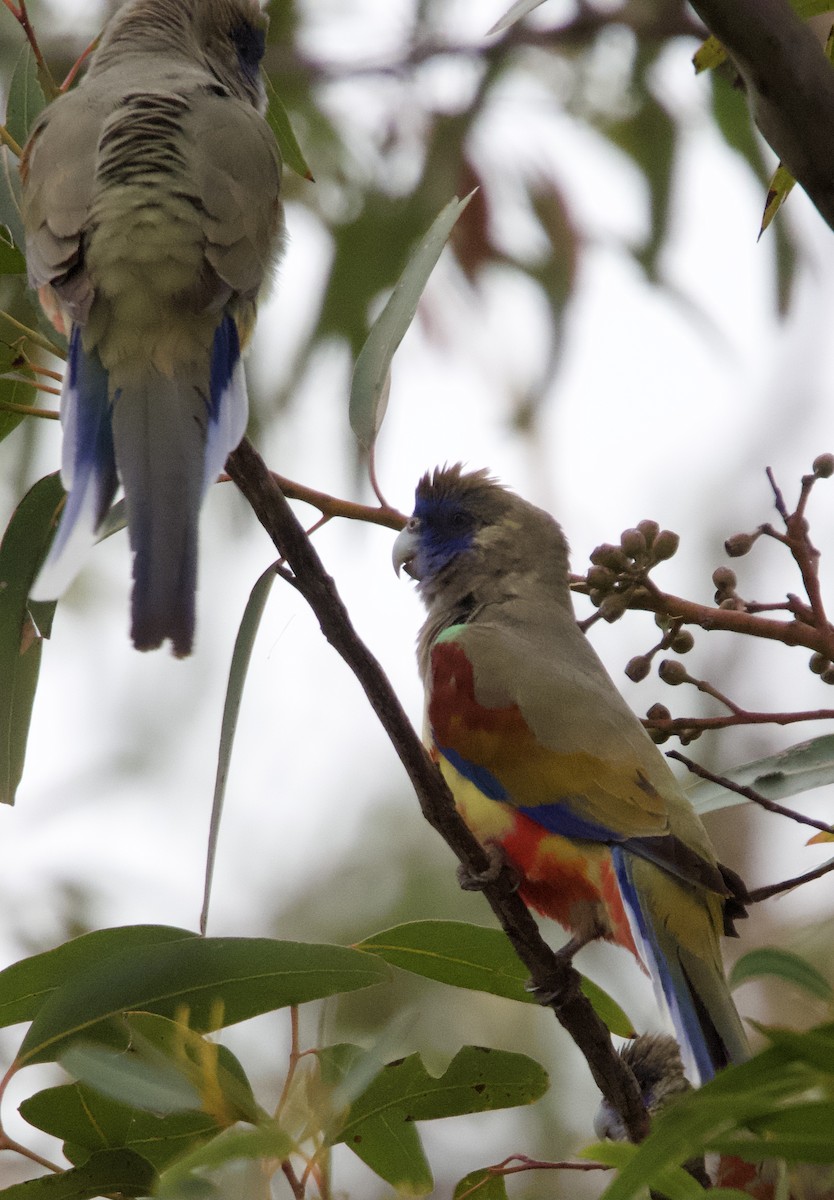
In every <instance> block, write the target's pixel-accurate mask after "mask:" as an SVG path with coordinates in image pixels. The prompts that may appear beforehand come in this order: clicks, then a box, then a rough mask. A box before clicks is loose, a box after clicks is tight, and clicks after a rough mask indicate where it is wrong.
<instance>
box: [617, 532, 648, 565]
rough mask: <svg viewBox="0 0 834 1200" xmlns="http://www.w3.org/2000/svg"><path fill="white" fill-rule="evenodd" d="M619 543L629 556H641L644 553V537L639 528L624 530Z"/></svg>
mask: <svg viewBox="0 0 834 1200" xmlns="http://www.w3.org/2000/svg"><path fill="white" fill-rule="evenodd" d="M620 545H621V546H622V548H623V550H624V551H625V553H626V554H627V555H628V556H629V558H634V559H638V558H642V557H643V556H644V555H645V553H646V539H645V537H644V536H643V534H642V533H641V532H640V530H639V529H626V530H624V531H623V535H622V537H621V538H620Z"/></svg>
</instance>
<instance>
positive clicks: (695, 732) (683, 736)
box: [678, 729, 702, 746]
mask: <svg viewBox="0 0 834 1200" xmlns="http://www.w3.org/2000/svg"><path fill="white" fill-rule="evenodd" d="M701 733H702V730H700V729H683V730H681V732H680V733H679V735H678V736H679V737H680V740H681V745H682V746H688V745H689V743H690V742H697V740H698V738H699V737H700V736H701Z"/></svg>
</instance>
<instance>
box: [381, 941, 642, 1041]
mask: <svg viewBox="0 0 834 1200" xmlns="http://www.w3.org/2000/svg"><path fill="white" fill-rule="evenodd" d="M357 949H361V950H364V951H366V952H367V953H369V954H377V955H379V957H380V958H383V959H384V960H385V961H386V962H387V963H390V964H391V965H392V966H395V967H400V968H401V969H402V970H404V971H410V972H411V973H412V974H414V975H421V976H423V978H425V979H435V980H437V981H438V982H440V983H447V984H451V985H452V986H454V987H462V988H469V989H470V990H472V991H480V992H488V993H489V994H490V995H493V996H505V997H506V998H507V999H509V1000H518V1001H521V1002H522V1003H524V1004H536V1003H538V1002H537V1000H536V998H535V996H533V995H532V994H531V993H530V992H529V991H528V990H527V988H526V987H525V984H526V982H527V979H528V975H529V973H528V971H527V969H526V968H525V966H524V964H523V963H522V962H521V960H520V959H519V958H518V956H517V954H516V953H515V951H514V950H513V948H512V946H511V944H510V942H509V941H508V939H507V937H506V936H505V934H504V933H502V931H501V930H500V929H488V928H485V927H484V926H480V925H470V924H467V923H466V922H464V921H409V922H407V923H406V924H404V925H397V926H396V927H394V928H393V929H386V930H384V931H383V932H381V933H376V934H373V935H372V936H371V937H369V938H365V940H364V941H362V942H359V943H358V945H357ZM582 990H583V992H584V993H585V995H586V996H587V997H588V999H589V1000H590V1002H591V1004H592V1005H593V1007H594V1009H595V1011H596V1012H597V1013H598V1015H599V1016H600V1017H601V1018H602V1020H603V1021H605V1023H606V1025H607V1026H608V1028H609V1029H610V1030H611V1032H612V1033H616V1034H618V1035H619V1036H620V1037H632V1036H633V1035H634V1026H633V1024H632V1022H631V1021H630V1020H629V1018H628V1016H627V1015H626V1013H625V1012H624V1011H623V1010H622V1009H621V1008H620V1006H619V1005H618V1004H617V1003H616V1001H614V1000H613V999H612V998H611V997H610V996H609V995H608V994H607V992H605V991H603V989H602V988H601V987H599V986H598V985H597V984H596V983H593V982H592V981H591V980H590V979H586V978H584V977H583V979H582Z"/></svg>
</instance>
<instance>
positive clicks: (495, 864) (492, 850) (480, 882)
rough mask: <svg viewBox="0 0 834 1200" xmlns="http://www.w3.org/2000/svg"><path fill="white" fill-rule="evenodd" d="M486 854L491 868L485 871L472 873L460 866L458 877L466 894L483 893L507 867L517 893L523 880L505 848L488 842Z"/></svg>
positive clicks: (485, 847) (485, 849) (485, 848)
mask: <svg viewBox="0 0 834 1200" xmlns="http://www.w3.org/2000/svg"><path fill="white" fill-rule="evenodd" d="M484 854H486V856H487V858H488V859H489V866H488V867H487V869H486V870H485V871H470V869H469V868H468V867H466V866H464V864H463V863H459V864H458V868H457V877H458V884H459V885H460V887H462V888H463V890H464V891H465V892H482V891H483V890H484V888H485V887H487V886H488V885H489V884H490V883H495V881H496V880H497V879H498V877H499V876H500V874H501V872H502V871H503V870H504V868H505V867H506V868H508V870H509V871H511V872H512V876H513V880H512V882H513V891H515V890H516V889H517V888H518V886H519V884H520V883H521V878H520V876H519V875H518V872H517V871H516V869H515V867H514V866H513V865H512V863H511V862H509V860H508V859H507V856H506V854H505V853H504V850H503V847H501V846H499V845H498V844H497V842H487V843H486V845H485V846H484Z"/></svg>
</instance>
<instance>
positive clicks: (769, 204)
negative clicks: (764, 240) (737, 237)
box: [759, 163, 796, 237]
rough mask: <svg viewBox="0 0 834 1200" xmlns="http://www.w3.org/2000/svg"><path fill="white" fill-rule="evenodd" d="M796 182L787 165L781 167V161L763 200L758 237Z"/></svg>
mask: <svg viewBox="0 0 834 1200" xmlns="http://www.w3.org/2000/svg"><path fill="white" fill-rule="evenodd" d="M795 183H796V180H795V179H794V177H793V175H791V173H790V171H789V170H788V168H787V167H783V166H782V164H781V163H779V166H778V167H777V168H776V170H775V171H774V172H773V175H772V176H771V179H770V184H769V185H768V189H767V198H766V200H765V206H764V213H763V214H762V225H761V228H760V230H759V237H761V236H762V234H763V233H764V231H765V230H766V229H767V227H768V225H769V224H770V222H771V221H772V220H773V218H774V217H775V216H776V214H777V213H778V211H779V209H780V208H781V207H782V204H783V203H784V201H785V200H787V198H788V196H789V195H790V194H791V192H792V191H793V186H794V184H795Z"/></svg>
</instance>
